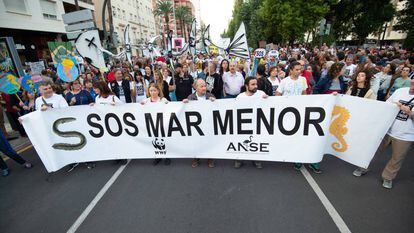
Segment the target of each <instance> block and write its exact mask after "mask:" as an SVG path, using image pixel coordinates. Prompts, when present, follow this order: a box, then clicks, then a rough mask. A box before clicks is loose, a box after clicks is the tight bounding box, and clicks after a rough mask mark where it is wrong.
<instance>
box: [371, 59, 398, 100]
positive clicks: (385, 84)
mask: <svg viewBox="0 0 414 233" xmlns="http://www.w3.org/2000/svg"><path fill="white" fill-rule="evenodd" d="M394 74H395V65H394V64H392V63H389V64H387V65H386V66H385V67H384V68H383V69H382V71H381V72H379V73H376V74H375V76H376V77H377V78H378V80H379V89H378V92H377V99H378V100H381V101H385V96H386V95H387V90H388V89H389V88H390V84H391V79H392V76H393V75H394Z"/></svg>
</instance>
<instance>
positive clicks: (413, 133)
mask: <svg viewBox="0 0 414 233" xmlns="http://www.w3.org/2000/svg"><path fill="white" fill-rule="evenodd" d="M387 102H390V103H395V104H397V106H398V107H399V108H400V111H399V113H398V115H397V117H396V119H395V120H394V123H393V124H392V126H391V127H390V129H389V130H388V133H387V134H386V135H385V137H384V138H383V140H382V142H381V144H380V146H379V148H378V150H377V152H376V154H375V156H374V158H375V157H377V156H379V155H381V154H382V153H383V152H384V151H385V149H386V148H387V147H388V146H389V145H390V144H391V150H392V152H391V159H390V160H389V161H388V163H387V165H386V166H385V168H384V170H383V172H382V179H383V182H382V186H383V187H384V188H387V189H391V188H392V186H393V180H394V179H395V178H396V176H397V174H398V171H399V170H400V169H401V166H402V163H403V161H404V158H405V157H406V155H407V153H408V151H409V150H410V147H411V146H412V145H413V142H414V79H411V80H410V87H402V88H399V89H397V90H396V91H394V93H393V94H392V95H391V97H390V98H388V100H387ZM371 163H372V161H371ZM367 172H368V169H364V168H358V169H356V170H355V171H354V172H353V175H354V176H357V177H360V176H362V175H365V174H366V173H367Z"/></svg>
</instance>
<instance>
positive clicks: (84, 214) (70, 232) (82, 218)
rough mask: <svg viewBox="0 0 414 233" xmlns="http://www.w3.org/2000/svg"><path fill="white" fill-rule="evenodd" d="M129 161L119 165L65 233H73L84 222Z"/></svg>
mask: <svg viewBox="0 0 414 233" xmlns="http://www.w3.org/2000/svg"><path fill="white" fill-rule="evenodd" d="M130 161H131V160H130V159H128V162H127V163H126V164H125V165H121V166H120V167H119V168H118V170H116V172H115V173H114V174H113V175H112V177H111V178H110V179H109V180H108V181H107V182H106V184H105V185H104V186H103V187H102V189H101V190H100V191H99V192H98V194H96V196H95V198H94V199H93V200H92V201H91V203H89V205H88V206H87V207H86V209H85V210H84V211H83V212H82V214H81V215H80V216H79V217H78V218H77V219H76V221H75V222H74V223H73V224H72V226H71V227H70V228H69V230H68V231H67V233H74V232H76V230H78V228H79V227H80V225H81V224H82V223H83V222H84V221H85V219H86V218H87V217H88V215H89V214H90V213H91V212H92V210H93V208H95V206H96V204H98V202H99V200H101V198H102V197H103V196H104V195H105V193H106V192H107V191H108V190H109V188H110V187H111V186H112V185H113V184H114V182H115V181H116V179H118V177H119V175H121V173H122V172H123V171H124V169H125V168H126V166H128V164H129V162H130Z"/></svg>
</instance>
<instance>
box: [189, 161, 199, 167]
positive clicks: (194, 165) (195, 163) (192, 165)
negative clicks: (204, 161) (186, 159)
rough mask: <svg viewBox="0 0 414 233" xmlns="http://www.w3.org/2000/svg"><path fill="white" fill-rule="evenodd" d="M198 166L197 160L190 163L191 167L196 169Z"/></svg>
mask: <svg viewBox="0 0 414 233" xmlns="http://www.w3.org/2000/svg"><path fill="white" fill-rule="evenodd" d="M198 165H200V160H199V159H193V161H191V167H193V168H194V167H198Z"/></svg>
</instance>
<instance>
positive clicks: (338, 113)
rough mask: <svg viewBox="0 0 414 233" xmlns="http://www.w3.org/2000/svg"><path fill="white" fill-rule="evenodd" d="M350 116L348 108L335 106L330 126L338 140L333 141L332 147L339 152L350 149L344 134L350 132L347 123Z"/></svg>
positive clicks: (330, 131) (330, 130) (331, 131)
mask: <svg viewBox="0 0 414 233" xmlns="http://www.w3.org/2000/svg"><path fill="white" fill-rule="evenodd" d="M349 118H350V114H349V111H348V109H346V108H344V107H341V106H337V105H335V106H334V109H333V110H332V122H331V125H330V126H329V133H331V134H332V135H334V136H335V137H336V139H338V142H334V143H332V145H331V146H332V148H333V149H334V150H335V151H338V152H345V151H346V150H347V149H348V143H347V142H346V141H345V139H344V135H345V134H347V133H348V128H347V127H346V123H347V122H348V120H349Z"/></svg>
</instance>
